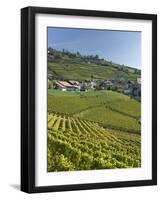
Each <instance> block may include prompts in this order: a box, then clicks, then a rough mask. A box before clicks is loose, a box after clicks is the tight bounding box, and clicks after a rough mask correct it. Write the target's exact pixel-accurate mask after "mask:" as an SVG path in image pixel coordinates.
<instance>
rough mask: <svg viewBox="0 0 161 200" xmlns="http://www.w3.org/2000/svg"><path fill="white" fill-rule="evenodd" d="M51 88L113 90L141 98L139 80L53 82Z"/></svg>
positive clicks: (64, 89) (63, 89)
mask: <svg viewBox="0 0 161 200" xmlns="http://www.w3.org/2000/svg"><path fill="white" fill-rule="evenodd" d="M52 88H54V89H57V90H62V91H90V90H114V91H118V92H121V93H124V94H126V95H131V96H134V97H141V78H137V80H136V81H131V80H128V81H117V80H85V81H82V82H79V81H76V80H63V81H62V80H55V81H53V85H52Z"/></svg>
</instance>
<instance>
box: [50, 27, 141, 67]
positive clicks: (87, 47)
mask: <svg viewBox="0 0 161 200" xmlns="http://www.w3.org/2000/svg"><path fill="white" fill-rule="evenodd" d="M48 47H53V48H55V49H57V50H62V49H66V50H69V51H71V52H77V51H79V52H80V53H81V54H82V55H96V54H98V55H99V57H100V58H104V59H106V60H108V61H112V62H114V63H118V64H124V65H127V66H130V67H134V68H138V69H141V32H128V31H110V30H94V29H74V28H54V27H53V28H52V27H51V28H48Z"/></svg>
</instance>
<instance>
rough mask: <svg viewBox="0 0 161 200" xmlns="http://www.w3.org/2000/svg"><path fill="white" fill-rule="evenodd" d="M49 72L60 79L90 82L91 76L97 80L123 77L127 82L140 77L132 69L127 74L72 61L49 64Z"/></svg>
mask: <svg viewBox="0 0 161 200" xmlns="http://www.w3.org/2000/svg"><path fill="white" fill-rule="evenodd" d="M48 70H49V72H50V73H52V74H53V75H54V76H55V77H59V79H60V78H61V79H71V80H72V79H75V80H80V81H81V80H88V79H91V76H94V77H95V78H96V79H105V80H106V79H117V77H122V78H124V79H125V80H136V79H137V77H140V75H138V74H136V73H135V72H134V70H133V69H132V68H131V69H129V70H128V71H127V72H125V71H120V70H118V68H117V67H114V66H112V65H111V66H110V65H109V66H100V65H97V64H87V63H83V62H80V63H79V62H72V61H71V60H63V61H57V62H56V61H55V62H48Z"/></svg>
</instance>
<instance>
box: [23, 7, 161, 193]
mask: <svg viewBox="0 0 161 200" xmlns="http://www.w3.org/2000/svg"><path fill="white" fill-rule="evenodd" d="M156 184H157V16H156V15H154V14H143V13H124V12H110V11H94V10H93V11H92V10H77V9H62V8H43V7H26V8H23V9H21V190H22V191H24V192H28V193H36V192H55V191H69V190H85V189H101V188H116V187H129V186H146V185H156Z"/></svg>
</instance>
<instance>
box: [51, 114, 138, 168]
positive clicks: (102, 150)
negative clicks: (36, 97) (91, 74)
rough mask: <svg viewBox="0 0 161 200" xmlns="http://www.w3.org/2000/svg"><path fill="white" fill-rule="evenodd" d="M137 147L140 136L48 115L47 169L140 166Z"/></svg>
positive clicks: (60, 116)
mask: <svg viewBox="0 0 161 200" xmlns="http://www.w3.org/2000/svg"><path fill="white" fill-rule="evenodd" d="M140 146H141V145H140V135H135V134H130V133H125V132H119V131H113V130H108V129H104V128H102V127H101V126H99V124H98V123H94V122H91V121H85V120H80V119H78V118H74V117H69V116H65V115H58V114H55V115H54V114H53V115H52V114H49V115H48V171H68V170H84V169H108V168H126V167H140V166H141V151H140Z"/></svg>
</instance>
